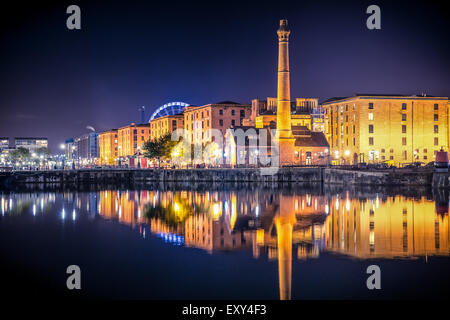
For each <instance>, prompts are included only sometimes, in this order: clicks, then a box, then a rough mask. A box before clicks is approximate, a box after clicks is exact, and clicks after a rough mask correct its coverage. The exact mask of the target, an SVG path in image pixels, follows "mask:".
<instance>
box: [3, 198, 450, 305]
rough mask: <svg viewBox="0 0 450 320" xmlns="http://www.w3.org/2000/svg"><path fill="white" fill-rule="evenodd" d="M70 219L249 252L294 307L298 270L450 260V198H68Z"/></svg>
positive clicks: (36, 209) (37, 201)
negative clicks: (330, 261) (332, 264)
mask: <svg viewBox="0 0 450 320" xmlns="http://www.w3.org/2000/svg"><path fill="white" fill-rule="evenodd" d="M54 203H55V194H54V193H39V194H15V195H2V196H1V212H2V215H5V214H17V213H21V212H30V213H31V214H32V215H33V216H36V215H39V214H44V213H45V212H46V208H48V207H50V206H51V205H53V204H54ZM58 210H60V211H59V212H60V217H61V219H62V220H64V219H66V220H67V219H72V220H73V221H74V222H75V220H76V219H78V217H79V216H80V215H81V214H82V213H83V212H87V215H88V217H91V218H93V217H95V216H101V217H102V218H103V219H109V220H113V221H118V222H120V223H123V224H126V225H129V226H131V227H132V228H133V229H135V230H137V231H138V232H139V234H140V235H141V236H142V238H144V239H145V238H148V236H149V233H150V234H153V235H155V236H156V237H158V238H160V239H161V241H163V242H165V243H167V244H171V245H175V246H185V247H193V248H199V249H202V250H205V251H207V252H209V253H214V252H215V251H233V250H249V251H251V252H252V255H253V257H254V258H255V259H260V258H261V259H268V260H276V261H277V263H278V279H279V284H278V285H279V296H280V299H282V300H285V299H290V298H291V291H292V285H291V283H292V276H293V275H292V263H293V260H295V259H296V260H304V259H311V258H318V257H319V256H320V253H321V252H333V253H336V254H340V255H345V256H349V257H352V258H357V259H370V258H383V259H394V258H408V257H418V256H430V255H444V256H448V255H449V253H450V247H449V243H450V232H449V224H448V195H447V194H440V193H435V194H434V199H428V198H426V197H416V198H411V197H404V196H400V195H396V196H383V195H381V194H369V195H367V196H358V197H356V196H355V195H353V194H351V193H350V192H340V193H336V194H331V195H326V194H325V195H324V194H321V193H320V192H316V193H315V194H314V193H305V192H298V193H296V192H292V191H289V192H287V191H286V192H284V191H283V192H274V190H264V189H263V190H252V191H225V190H221V191H212V192H208V191H189V190H180V191H158V190H128V191H122V190H105V191H100V192H90V193H77V192H68V193H64V194H63V204H62V208H60V209H58Z"/></svg>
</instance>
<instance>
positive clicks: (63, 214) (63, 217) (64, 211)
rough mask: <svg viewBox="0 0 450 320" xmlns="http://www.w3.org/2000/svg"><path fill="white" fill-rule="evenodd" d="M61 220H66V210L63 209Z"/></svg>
mask: <svg viewBox="0 0 450 320" xmlns="http://www.w3.org/2000/svg"><path fill="white" fill-rule="evenodd" d="M61 218H62V219H63V220H64V219H65V218H66V210H64V208H62V211H61Z"/></svg>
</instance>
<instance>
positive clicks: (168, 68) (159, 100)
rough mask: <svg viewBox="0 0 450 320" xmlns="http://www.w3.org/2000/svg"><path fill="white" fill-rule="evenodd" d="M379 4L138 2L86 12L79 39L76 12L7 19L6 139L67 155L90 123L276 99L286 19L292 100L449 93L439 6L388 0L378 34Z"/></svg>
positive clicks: (56, 10) (54, 8) (444, 22)
mask: <svg viewBox="0 0 450 320" xmlns="http://www.w3.org/2000/svg"><path fill="white" fill-rule="evenodd" d="M368 4H370V3H365V2H361V3H358V4H357V5H355V3H354V2H350V1H346V2H344V3H340V4H339V5H337V4H333V3H326V4H324V3H321V4H312V3H287V4H286V6H285V7H284V8H283V9H279V10H274V5H273V4H270V3H260V4H259V5H257V4H256V3H251V2H250V3H246V4H241V5H239V4H236V3H227V4H214V5H207V6H202V5H201V4H200V3H191V4H189V5H187V4H185V5H182V4H176V5H174V6H173V7H172V9H171V10H166V9H167V7H164V5H162V4H158V5H157V6H155V7H152V8H149V5H146V4H142V3H133V4H132V5H129V6H128V7H127V10H123V6H122V5H120V4H103V6H101V5H100V4H99V3H95V2H94V3H89V4H83V3H80V4H79V5H80V8H81V13H82V29H81V30H77V31H69V30H67V28H65V19H66V18H67V14H65V7H64V6H60V5H50V4H48V5H46V6H45V5H43V6H41V7H33V6H31V7H29V8H27V9H26V12H27V13H26V14H25V16H24V17H23V18H22V20H16V19H17V18H12V17H7V18H5V19H4V20H2V26H3V27H4V28H3V30H2V32H1V38H2V40H3V42H4V43H6V44H7V46H6V49H5V50H4V51H3V52H2V53H1V55H2V58H3V61H7V62H8V63H6V64H5V65H4V71H5V72H4V74H5V75H6V77H5V78H4V79H3V81H2V86H3V87H4V90H5V91H4V94H2V99H1V100H0V103H1V105H2V113H3V114H4V116H3V117H1V119H0V127H1V128H2V132H1V133H0V135H1V136H9V137H10V138H11V137H13V136H46V137H48V138H49V146H50V148H51V149H52V151H53V152H54V153H57V152H59V150H58V149H59V148H58V147H59V144H60V143H62V142H64V141H65V140H66V139H67V138H69V137H72V136H78V135H81V134H83V133H87V132H88V130H87V129H86V126H88V125H90V126H93V127H94V128H96V129H97V131H99V132H100V131H105V130H108V129H111V128H117V127H120V126H124V125H127V124H129V123H131V122H136V123H138V122H140V121H139V119H140V113H139V111H138V108H139V107H140V106H142V105H145V106H146V110H147V115H146V116H147V118H148V117H149V116H150V114H151V113H152V112H153V111H154V110H155V109H156V108H158V107H159V106H161V105H163V104H165V103H167V102H170V101H184V102H187V103H190V104H192V105H205V104H208V103H216V102H218V101H222V100H232V101H237V102H239V103H249V102H250V101H251V99H253V98H264V97H267V96H275V93H276V65H275V64H274V63H273V61H275V59H276V55H277V47H276V41H275V39H276V36H274V35H273V33H272V32H271V31H272V30H273V29H274V28H275V27H276V26H277V25H278V22H279V20H280V19H283V18H287V19H288V20H289V22H290V28H291V29H292V31H293V36H292V45H291V50H292V51H291V69H292V76H291V91H292V97H295V96H304V97H318V98H319V100H320V101H324V100H325V99H327V98H331V97H335V96H351V95H354V94H355V93H363V92H364V93H373V94H376V93H378V94H421V93H426V94H428V95H434V96H448V95H449V93H448V83H449V82H450V79H449V74H448V71H447V70H449V69H450V66H449V61H450V59H448V52H449V50H448V46H449V45H448V41H446V31H445V30H447V29H448V24H449V21H448V19H446V15H448V14H447V13H446V12H442V11H441V10H440V8H439V7H438V6H436V5H433V6H425V4H421V3H411V2H408V3H405V2H400V3H396V4H392V3H385V2H380V3H378V5H379V6H380V7H381V11H382V18H381V19H382V29H381V30H368V29H367V28H366V26H365V21H366V19H367V17H368V15H367V14H366V13H365V9H366V8H367V6H368ZM405 6H406V7H407V8H408V10H403V9H404V8H405ZM237 8H239V9H240V10H236V9H237ZM49 9H50V10H49ZM219 11H220V14H218V13H217V12H219ZM40 17H45V19H41V18H40ZM186 17H190V18H188V19H186ZM407 17H408V19H407V20H405V18H407ZM419 18H420V19H419ZM115 21H119V22H120V23H119V22H118V23H114V22H115ZM32 30H33V31H32ZM43 32H45V34H47V36H46V37H45V38H44V37H42V36H43V35H44V33H43ZM337 34H339V35H340V37H337ZM216 35H220V36H216ZM422 39H426V41H425V42H422V41H421V40H422ZM305 48H306V49H305ZM13 75H14V76H13ZM24 92H26V94H24Z"/></svg>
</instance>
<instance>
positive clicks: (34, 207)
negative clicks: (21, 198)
mask: <svg viewBox="0 0 450 320" xmlns="http://www.w3.org/2000/svg"><path fill="white" fill-rule="evenodd" d="M33 216H36V204H35V203H33Z"/></svg>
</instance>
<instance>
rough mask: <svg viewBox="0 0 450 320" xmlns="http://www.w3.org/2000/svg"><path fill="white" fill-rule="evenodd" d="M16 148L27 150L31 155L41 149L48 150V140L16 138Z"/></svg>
mask: <svg viewBox="0 0 450 320" xmlns="http://www.w3.org/2000/svg"><path fill="white" fill-rule="evenodd" d="M14 140H15V146H16V148H25V149H28V150H29V151H30V153H33V152H36V151H37V150H38V149H39V148H48V139H47V138H14Z"/></svg>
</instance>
